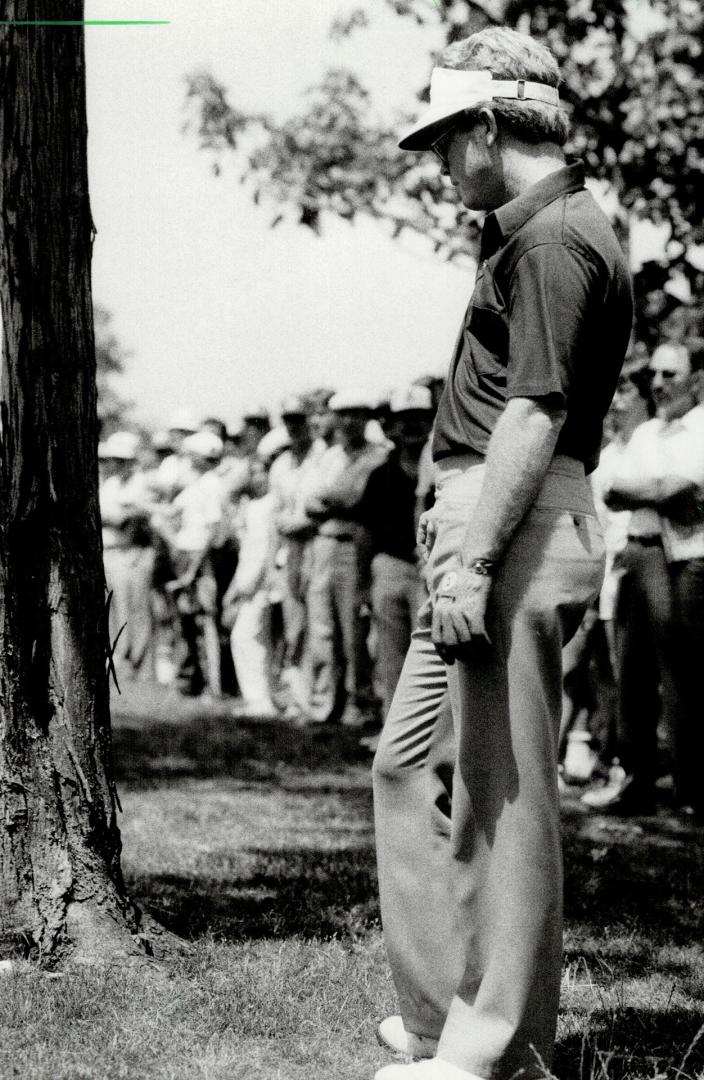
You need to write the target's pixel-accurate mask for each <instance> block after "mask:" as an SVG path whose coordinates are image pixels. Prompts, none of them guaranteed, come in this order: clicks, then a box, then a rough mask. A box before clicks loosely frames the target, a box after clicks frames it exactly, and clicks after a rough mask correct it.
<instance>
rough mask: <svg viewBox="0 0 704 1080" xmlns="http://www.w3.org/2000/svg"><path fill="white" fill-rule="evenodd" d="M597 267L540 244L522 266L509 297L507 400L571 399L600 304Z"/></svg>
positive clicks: (571, 252)
mask: <svg viewBox="0 0 704 1080" xmlns="http://www.w3.org/2000/svg"><path fill="white" fill-rule="evenodd" d="M597 290H598V282H597V271H596V267H595V266H594V265H593V264H592V263H591V262H590V261H589V260H588V259H586V258H585V257H584V256H583V255H581V254H580V252H578V251H576V250H574V249H573V248H569V247H566V246H565V245H564V244H557V243H549V244H538V245H537V246H535V247H533V248H530V249H529V250H528V251H526V252H525V254H523V255H522V256H521V258H520V259H519V260H518V262H517V264H516V266H515V268H514V272H513V274H512V276H511V281H510V286H509V297H508V313H509V354H508V369H507V377H506V390H507V396H508V397H548V396H553V397H556V398H557V399H558V400H559V402H560V403H561V404H563V405H564V404H565V403H566V402H567V399H568V395H569V392H570V388H571V385H572V382H573V379H574V373H575V367H576V365H577V363H578V362H579V359H580V356H581V354H582V352H583V350H584V344H585V341H586V340H587V339H588V337H589V336H590V335H589V334H588V332H587V328H588V320H589V319H590V318H594V317H595V315H596V312H595V299H596V298H598V295H599V293H598V291H597Z"/></svg>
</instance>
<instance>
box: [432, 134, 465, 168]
mask: <svg viewBox="0 0 704 1080" xmlns="http://www.w3.org/2000/svg"><path fill="white" fill-rule="evenodd" d="M458 130H459V128H457V127H451V128H449V129H448V130H447V131H443V133H442V135H440V136H439V138H437V139H435V141H434V142H431V144H430V149H431V150H432V152H433V153H434V154H435V157H436V158H437V159H438V161H439V162H440V164H441V165H442V167H443V169H448V168H449V167H450V163H449V161H448V156H447V155H448V154H449V152H450V145H451V143H452V140H453V139H454V137H455V135H456V134H457V132H458Z"/></svg>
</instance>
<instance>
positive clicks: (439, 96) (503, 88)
mask: <svg viewBox="0 0 704 1080" xmlns="http://www.w3.org/2000/svg"><path fill="white" fill-rule="evenodd" d="M495 98H515V99H516V100H517V101H542V102H543V103H544V104H545V105H553V106H554V107H555V108H556V109H557V108H559V107H560V95H559V94H558V92H557V89H556V88H555V87H554V86H546V84H545V83H537V82H529V81H526V80H525V79H494V78H492V74H491V72H490V71H456V70H454V69H453V68H442V67H436V68H433V73H432V75H431V77H430V104H429V105H428V107H427V109H426V110H425V112H424V113H423V115H422V116H421V117H420V119H419V120H418V121H417V122H416V123H415V124H414V125H413V127H412V128H411V129H410V130H409V131H407V132H406V134H405V135H404V136H403V138H402V139H401V141H400V142H399V144H398V145H399V146H400V148H401V149H402V150H428V149H430V144H431V143H432V142H433V141H434V140H435V139H436V138H438V137H439V136H440V135H441V134H442V129H443V127H444V126H445V127H446V126H448V124H447V122H448V120H451V119H452V118H453V117H454V116H458V115H459V114H460V113H463V112H464V111H465V109H471V108H474V107H475V106H477V105H481V104H482V103H484V102H487V101H492V100H494V99H495Z"/></svg>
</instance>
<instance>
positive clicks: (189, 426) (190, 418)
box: [168, 409, 200, 431]
mask: <svg viewBox="0 0 704 1080" xmlns="http://www.w3.org/2000/svg"><path fill="white" fill-rule="evenodd" d="M168 427H169V431H198V429H199V427H200V424H199V423H198V420H197V419H196V417H195V416H194V415H193V413H192V412H189V411H188V409H177V410H176V412H175V413H173V414H172V416H171V418H170V419H169V424H168Z"/></svg>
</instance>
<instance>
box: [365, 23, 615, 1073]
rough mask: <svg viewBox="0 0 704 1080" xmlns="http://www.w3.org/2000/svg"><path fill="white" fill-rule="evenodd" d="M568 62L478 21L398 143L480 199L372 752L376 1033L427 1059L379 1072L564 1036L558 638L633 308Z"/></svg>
mask: <svg viewBox="0 0 704 1080" xmlns="http://www.w3.org/2000/svg"><path fill="white" fill-rule="evenodd" d="M558 83H559V71H558V67H557V64H556V61H555V59H554V57H553V56H552V54H551V53H550V52H549V50H547V49H546V48H545V47H543V46H541V45H539V44H538V43H536V42H534V41H533V40H531V39H530V38H528V37H526V36H524V35H522V34H519V33H516V32H515V31H511V30H507V29H503V28H491V29H487V30H483V31H481V32H480V33H478V34H473V35H472V36H471V37H469V38H467V39H465V40H464V41H459V42H456V43H454V44H453V45H451V46H449V47H448V48H447V49H446V50H445V51H444V52H443V53H442V55H441V57H440V60H439V62H438V67H437V68H436V69H435V70H434V72H433V75H432V80H431V96H430V105H429V107H428V110H427V112H426V114H425V116H424V117H423V118H422V119H421V121H420V122H419V123H418V124H416V125H415V127H414V128H413V129H412V130H411V131H410V132H409V133H408V135H406V137H405V138H404V139H403V140H402V142H401V146H402V148H403V149H408V150H419V151H422V150H433V151H434V152H435V153H436V155H437V156H438V157H439V158H440V161H441V162H442V169H443V173H444V174H445V175H447V176H449V179H450V181H451V183H452V185H453V187H454V188H455V190H456V191H457V194H458V196H459V198H460V200H461V201H462V203H463V204H464V205H465V206H466V207H468V208H470V209H472V210H477V211H484V212H485V213H486V218H485V221H484V227H483V232H482V240H481V250H480V261H479V266H478V270H477V276H476V282H475V287H474V292H473V294H472V297H471V299H470V303H469V306H468V309H467V312H466V314H465V317H464V320H463V324H462V327H461V331H460V335H459V338H458V341H457V346H456V348H455V352H454V356H453V358H452V363H451V367H450V372H449V375H448V381H447V385H446V388H445V390H444V393H443V396H442V398H441V400H440V405H439V408H438V414H437V417H436V421H435V429H434V440H433V456H434V461H435V472H436V477H435V478H436V496H437V502H436V505H435V507H434V508H433V509H432V510H431V511H429V512H428V515H425V516H424V518H423V519H422V522H421V526H422V527H421V539H422V540H424V542H425V544H426V546H427V548H428V550H429V560H428V564H427V580H428V585H429V589H430V600H429V602H428V603H427V605H426V606H425V607H424V608H422V609H421V612H420V614H419V624H418V628H417V629H416V631H415V633H414V635H413V638H412V641H411V647H410V649H409V653H408V657H407V659H406V663H405V665H404V669H403V672H402V674H401V678H400V681H399V685H398V687H397V690H396V694H395V696H394V701H393V704H392V706H391V710H390V713H389V716H388V717H387V720H386V724H385V727H384V730H383V732H382V737H381V742H380V745H379V749H378V751H377V756H376V759H375V764H374V787H375V809H376V823H377V848H378V861H379V882H380V894H381V908H382V920H383V925H384V932H385V938H386V944H387V948H388V952H389V958H390V962H391V967H392V972H393V975H394V981H395V984H396V988H397V991H398V995H399V1001H400V1005H401V1015H400V1016H397V1017H388V1018H387V1019H386V1020H385V1021H384V1022H383V1023H382V1025H381V1027H380V1032H379V1033H380V1036H381V1038H382V1040H383V1041H384V1042H385V1043H387V1044H388V1045H389V1046H391V1047H392V1048H393V1049H395V1050H397V1051H401V1052H403V1053H405V1054H407V1055H409V1056H414V1057H421V1058H422V1057H428V1058H429V1059H430V1060H421V1061H417V1062H412V1063H409V1064H405V1065H390V1066H387V1067H386V1068H383V1069H381V1070H380V1072H379V1073H378V1074H377V1080H422V1078H426V1077H427V1078H432V1080H450V1078H453V1080H455V1078H456V1080H460V1078H464V1080H468V1078H469V1080H471V1078H472V1077H482V1078H489V1077H491V1078H492V1080H494V1078H503V1077H509V1076H512V1075H514V1074H515V1073H516V1072H518V1071H519V1070H521V1075H522V1076H531V1075H538V1074H540V1075H544V1071H545V1070H546V1069H549V1065H550V1060H551V1055H552V1047H553V1041H554V1035H555V1025H556V1019H557V1007H558V997H559V987H560V975H561V941H562V927H561V920H562V915H561V911H562V884H561V850H560V823H559V804H558V792H557V760H556V758H557V739H558V730H559V722H560V712H561V651H562V646H563V645H564V644H565V642H566V641H568V640H569V638H570V637H571V636H572V634H573V633H574V632H575V630H576V628H577V627H578V625H579V623H580V620H581V618H582V614H583V612H584V610H585V607H586V606H587V605H588V604H589V603H590V602H591V601H592V600H593V599H594V598H595V597H596V594H597V593H598V590H599V586H600V583H601V576H602V572H603V551H604V549H603V542H602V539H601V535H600V531H599V527H598V523H597V520H596V517H595V513H594V506H593V502H592V497H591V492H590V490H589V486H588V483H587V480H586V477H585V473H586V472H590V471H591V470H592V469H593V468H594V466H595V465H596V462H597V460H598V456H599V448H600V444H601V433H602V422H603V417H604V415H605V414H606V412H607V409H608V407H609V403H610V400H611V397H612V395H613V391H614V388H615V386H616V382H617V379H618V374H619V370H620V367H621V364H622V362H623V358H624V355H625V351H626V347H627V344H628V339H629V335H630V330H631V321H632V301H631V290H630V282H629V277H628V272H627V268H626V263H625V260H624V257H623V254H622V252H621V250H620V248H619V245H618V242H617V240H616V237H615V235H614V233H613V230H612V228H611V226H610V224H609V222H608V221H607V219H606V218H605V216H604V215H603V214H602V213H601V211H600V210H599V209H598V207H597V206H596V204H595V202H594V201H593V199H592V197H591V195H590V194H589V193H588V192H587V191H586V189H585V187H584V169H583V166H582V164H581V163H575V164H573V165H570V166H567V165H566V164H565V159H564V156H563V152H562V145H563V143H564V141H565V138H566V116H565V113H564V112H563V111H562V109H561V108H560V104H559V97H558V90H557V86H558ZM443 662H444V665H446V667H445V670H446V674H447V686H448V690H449V695H450V702H451V723H444V722H441V721H442V719H443V712H442V709H441V703H442V696H443V694H444V682H443V679H442V669H443ZM439 668H440V672H439V670H438V669H439Z"/></svg>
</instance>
